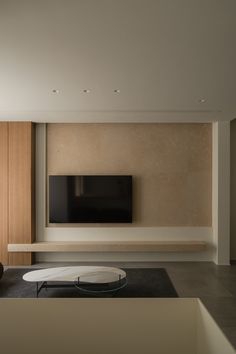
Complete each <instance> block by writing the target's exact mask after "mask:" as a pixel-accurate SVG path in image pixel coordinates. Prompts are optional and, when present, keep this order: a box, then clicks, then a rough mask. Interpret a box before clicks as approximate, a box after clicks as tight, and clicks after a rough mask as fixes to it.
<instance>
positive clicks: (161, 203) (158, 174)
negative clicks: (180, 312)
mask: <svg viewBox="0 0 236 354" xmlns="http://www.w3.org/2000/svg"><path fill="white" fill-rule="evenodd" d="M47 171H48V175H57V174H58V175H60V174H61V175H63V174H65V175H83V174H91V175H93V174H124V175H126V174H127V175H132V176H133V223H132V224H131V225H130V226H131V227H132V226H136V227H137V226H146V227H147V226H211V224H212V215H211V214H212V207H211V200H212V125H211V124H205V123H204V124H194V123H189V124H186V123H182V124H163V123H156V124H143V123H142V124H140V123H137V124H133V123H132V124H131V123H130V124H123V123H122V124H121V123H119V124H81V123H78V124H65V123H62V124H61V123H60V124H56V123H52V124H48V126H47ZM83 226H84V225H83ZM90 226H91V225H90ZM119 226H120V225H119ZM126 226H127V225H126Z"/></svg>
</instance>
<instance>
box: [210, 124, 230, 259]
mask: <svg viewBox="0 0 236 354" xmlns="http://www.w3.org/2000/svg"><path fill="white" fill-rule="evenodd" d="M212 133H213V139H212V144H213V146H212V148H213V151H212V152H213V154H212V156H213V159H212V178H213V180H212V226H213V241H214V246H215V251H216V252H215V255H214V261H215V263H216V264H221V265H229V263H230V122H215V123H213V130H212Z"/></svg>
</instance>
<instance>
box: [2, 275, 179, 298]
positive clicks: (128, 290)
mask: <svg viewBox="0 0 236 354" xmlns="http://www.w3.org/2000/svg"><path fill="white" fill-rule="evenodd" d="M124 270H125V272H126V274H127V281H128V284H127V286H126V287H124V288H123V289H120V290H119V291H117V292H115V293H113V294H99V297H111V296H112V297H122V298H130V297H134V298H135V297H178V294H177V292H176V290H175V288H174V286H173V284H172V283H171V280H170V278H169V276H168V274H167V272H166V270H165V269H164V268H135V269H134V268H128V269H124ZM29 271H32V269H19V268H18V269H17V268H13V269H7V270H6V271H5V272H4V274H3V277H2V279H1V280H0V297H1V298H4V297H7V298H34V297H35V296H36V284H35V283H30V282H26V281H24V280H23V279H22V276H23V275H24V274H25V273H27V272H29ZM94 296H98V295H93V294H88V293H84V292H81V291H79V290H78V289H76V288H75V287H72V288H53V289H47V290H46V289H42V290H41V292H40V294H39V297H40V298H52V297H57V298H66V297H77V298H80V297H83V298H84V297H94Z"/></svg>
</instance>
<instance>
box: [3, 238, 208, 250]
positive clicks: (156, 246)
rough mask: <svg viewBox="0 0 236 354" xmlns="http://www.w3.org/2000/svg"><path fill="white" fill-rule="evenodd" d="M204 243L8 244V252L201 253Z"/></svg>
mask: <svg viewBox="0 0 236 354" xmlns="http://www.w3.org/2000/svg"><path fill="white" fill-rule="evenodd" d="M206 247H207V243H206V242H204V241H142V242H141V241H126V242H125V241H109V242H108V241H99V242H94V241H93V242H91V241H90V242H85V241H78V242H55V241H54V242H35V243H24V244H22V243H21V244H16V243H11V244H8V252H201V251H205V250H206Z"/></svg>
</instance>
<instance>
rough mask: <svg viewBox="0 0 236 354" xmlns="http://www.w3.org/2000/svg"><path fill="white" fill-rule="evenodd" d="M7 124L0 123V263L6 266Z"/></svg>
mask: <svg viewBox="0 0 236 354" xmlns="http://www.w3.org/2000/svg"><path fill="white" fill-rule="evenodd" d="M7 244H8V123H7V122H0V262H1V263H3V264H4V265H7V264H8V254H7Z"/></svg>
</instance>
